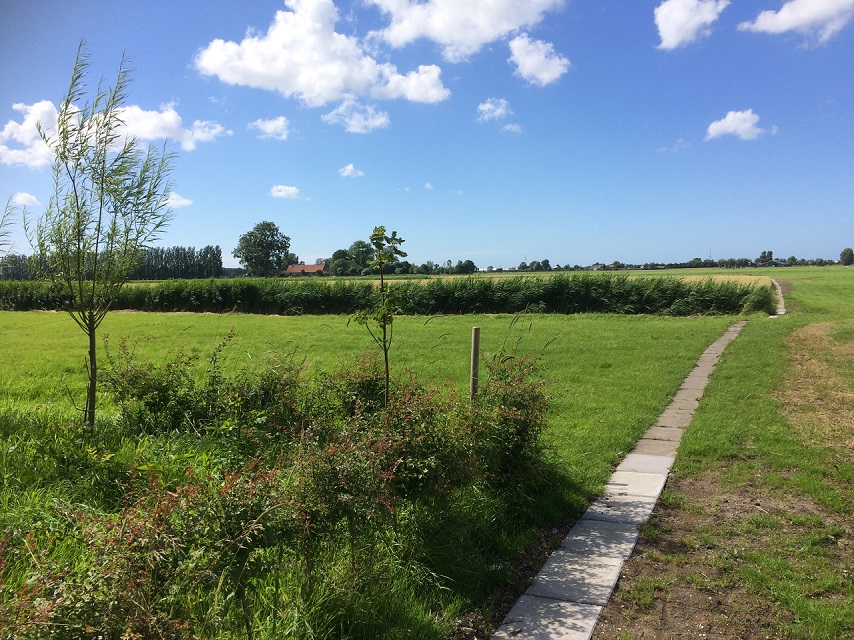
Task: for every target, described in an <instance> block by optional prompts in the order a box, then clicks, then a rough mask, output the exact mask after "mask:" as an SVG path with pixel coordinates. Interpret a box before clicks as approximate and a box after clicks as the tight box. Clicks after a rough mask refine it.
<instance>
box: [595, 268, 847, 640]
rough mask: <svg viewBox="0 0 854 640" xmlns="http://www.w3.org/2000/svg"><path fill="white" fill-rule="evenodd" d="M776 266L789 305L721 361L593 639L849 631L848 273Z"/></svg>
mask: <svg viewBox="0 0 854 640" xmlns="http://www.w3.org/2000/svg"><path fill="white" fill-rule="evenodd" d="M773 275H774V277H775V278H777V279H778V280H781V281H783V285H784V289H786V290H787V306H788V308H789V313H788V314H787V315H786V316H784V317H781V318H776V319H769V320H764V319H761V320H760V319H755V320H751V322H749V323H748V325H747V326H746V327H745V329H744V330H743V331H742V334H741V335H740V336H739V338H738V339H737V340H736V341H735V342H733V344H732V345H731V346H730V347H729V348H728V350H727V352H726V354H725V355H724V357H723V358H722V360H721V362H720V363H719V366H718V368H717V370H716V372H715V374H714V376H713V378H712V381H711V383H710V384H709V387H708V388H707V390H706V394H705V397H704V398H703V400H702V402H701V404H700V407H699V409H698V411H697V413H696V415H695V418H694V421H693V422H692V424H691V426H690V427H689V429H688V430H687V431H686V434H685V437H684V439H683V442H682V445H681V447H680V449H679V455H678V457H677V461H676V464H675V466H674V478H672V479H671V481H670V483H669V484H668V490H667V492H666V493H665V495H664V499H663V501H662V503H661V505H660V507H659V508H658V509H657V511H656V513H655V515H654V516H653V519H652V521H651V522H650V524H649V525H648V526H647V527H645V530H644V531H642V542H641V544H640V545H639V548H638V551H639V554H638V555H637V556H635V557H634V558H633V559H632V560H631V561H630V563H629V564H627V567H626V577H625V579H624V580H622V581H621V583H620V587H619V589H618V592H617V594H616V597H615V598H614V599H613V600H612V603H611V605H610V606H609V608H608V609H607V610H606V612H605V615H604V616H603V622H602V623H600V627H599V628H598V629H597V634H596V636H595V637H596V638H610V637H623V638H630V637H641V636H642V637H646V636H645V635H643V634H647V633H652V634H663V635H664V636H666V637H670V636H671V635H673V636H676V635H679V634H680V633H686V634H690V633H697V632H698V629H699V631H703V632H705V633H708V634H710V635H713V634H714V635H717V634H720V635H721V637H725V636H727V634H739V637H775V638H777V637H780V638H803V639H815V638H821V639H828V640H829V639H831V638H843V637H851V636H852V634H854V580H852V570H854V545H852V540H854V538H852V536H854V506H852V505H854V454H852V450H854V449H852V447H851V444H852V442H854V419H852V416H854V401H852V398H854V376H852V373H854V368H852V356H854V322H852V320H851V318H852V315H854V272H852V271H851V270H850V269H844V268H834V269H809V268H796V269H791V270H790V269H786V270H778V271H776V272H774V274H773ZM652 583H654V584H658V585H664V587H663V588H661V589H660V590H657V591H655V592H654V593H649V590H648V589H642V588H641V587H643V586H644V585H645V584H652ZM642 593H643V594H645V595H646V599H645V600H644V602H643V604H642V606H641V605H639V604H638V600H639V598H640V594H642ZM668 611H669V612H670V615H667V612H668ZM676 612H678V613H676ZM698 625H699V627H698ZM617 629H621V631H620V632H619V633H618V632H617ZM621 634H622V635H621Z"/></svg>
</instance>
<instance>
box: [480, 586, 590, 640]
mask: <svg viewBox="0 0 854 640" xmlns="http://www.w3.org/2000/svg"><path fill="white" fill-rule="evenodd" d="M601 611H602V607H601V606H598V605H592V604H579V603H577V602H563V601H561V600H551V599H549V598H536V597H533V596H529V595H523V596H522V597H520V598H519V600H517V601H516V604H515V605H513V608H512V609H511V610H510V613H508V614H507V617H506V618H505V619H504V623H503V624H502V625H501V626H500V627H499V628H498V631H497V632H496V633H495V634H494V635H493V636H492V638H493V640H587V639H588V638H590V636H591V635H592V634H593V627H595V626H596V620H598V619H599V614H600V613H601Z"/></svg>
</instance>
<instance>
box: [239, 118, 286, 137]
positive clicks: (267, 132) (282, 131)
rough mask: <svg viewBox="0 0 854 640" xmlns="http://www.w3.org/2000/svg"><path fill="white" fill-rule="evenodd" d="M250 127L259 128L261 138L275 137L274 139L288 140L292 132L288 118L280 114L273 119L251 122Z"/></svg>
mask: <svg viewBox="0 0 854 640" xmlns="http://www.w3.org/2000/svg"><path fill="white" fill-rule="evenodd" d="M249 128H250V129H257V130H258V131H260V132H261V135H259V136H258V137H259V138H262V139H264V138H273V139H274V140H287V139H288V135H289V134H290V129H289V123H288V119H287V118H286V117H285V116H279V117H278V118H273V119H272V120H263V119H260V118H259V119H258V120H256V121H255V122H252V123H250V125H249Z"/></svg>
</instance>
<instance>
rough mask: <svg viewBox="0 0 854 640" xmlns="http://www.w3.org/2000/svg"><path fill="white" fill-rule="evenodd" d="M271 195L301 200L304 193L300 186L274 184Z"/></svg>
mask: <svg viewBox="0 0 854 640" xmlns="http://www.w3.org/2000/svg"><path fill="white" fill-rule="evenodd" d="M270 195H271V196H273V197H274V198H284V199H285V200H301V199H302V195H301V194H300V192H299V188H298V187H289V186H286V185H283V184H277V185H274V186H273V188H272V189H270Z"/></svg>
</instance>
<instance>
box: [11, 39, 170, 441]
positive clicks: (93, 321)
mask: <svg viewBox="0 0 854 640" xmlns="http://www.w3.org/2000/svg"><path fill="white" fill-rule="evenodd" d="M90 65H91V62H90V60H89V57H88V55H87V54H86V52H85V48H84V45H83V44H82V43H81V45H80V48H79V49H78V51H77V59H76V62H75V64H74V71H73V73H72V75H71V84H70V85H69V88H68V92H67V93H66V95H65V97H64V98H63V100H62V103H61V105H60V107H59V113H58V117H57V122H56V127H55V128H53V126H52V124H53V123H45V122H40V123H39V124H38V130H39V134H40V135H41V137H42V140H44V142H45V144H47V146H48V147H49V148H50V150H51V152H52V154H53V194H52V195H51V198H50V201H49V202H48V204H47V207H46V209H45V212H44V213H43V214H42V216H41V217H40V218H38V219H37V220H36V221H35V222H34V223H31V222H29V221H28V222H27V223H26V228H27V235H28V239H29V241H30V244H31V245H32V246H33V249H34V250H35V253H36V255H37V257H38V262H39V268H40V269H41V272H42V274H43V275H44V276H45V277H46V278H47V279H49V280H50V281H52V282H53V283H55V284H57V285H59V286H61V287H62V288H63V289H64V291H65V293H66V294H67V303H66V311H67V312H68V314H69V315H70V316H71V318H72V319H73V320H74V322H76V323H77V326H79V327H80V329H82V330H83V333H85V334H86V335H87V336H88V338H89V352H88V357H87V359H86V365H85V366H86V370H87V373H88V386H87V389H86V404H85V408H84V409H83V422H84V425H87V426H88V427H89V428H90V429H92V428H94V424H95V405H96V399H97V382H98V360H97V351H96V333H97V331H98V327H99V326H100V324H101V322H102V321H103V320H104V318H105V317H106V315H107V313H108V312H109V311H110V307H111V306H112V304H113V302H114V300H115V299H116V296H117V294H118V292H119V290H120V289H121V288H122V286H123V285H124V284H125V281H126V280H127V279H128V277H129V276H130V274H131V272H132V271H133V270H134V268H135V267H136V265H137V263H138V262H139V259H140V257H141V255H142V252H143V251H144V250H145V248H146V247H147V246H148V245H150V244H151V243H152V242H153V241H154V240H156V239H157V238H158V237H159V236H160V234H161V232H162V230H163V228H164V226H165V225H166V224H167V223H168V221H169V219H170V217H171V209H170V208H169V205H168V202H167V198H168V195H169V193H170V190H171V187H170V185H169V180H168V177H169V171H170V163H171V160H172V155H171V154H169V153H167V151H166V147H165V145H164V146H163V147H162V148H160V149H157V148H155V147H153V146H151V145H149V146H148V147H146V148H143V147H142V146H141V145H140V144H139V142H138V141H137V140H136V138H134V137H132V136H130V135H129V134H128V131H127V127H126V126H125V123H124V121H123V120H122V114H123V112H124V110H125V101H126V100H127V88H128V83H129V80H130V73H129V70H128V66H127V62H126V59H125V58H124V57H122V60H121V63H120V65H119V72H118V76H117V79H116V82H115V84H114V85H113V86H112V87H107V86H105V84H104V82H103V80H101V81H99V82H98V84H97V87H96V88H95V90H94V92H93V93H90V91H89V89H88V87H87V84H86V79H87V76H88V74H89V70H90ZM24 218H25V220H27V216H26V212H25V216H24Z"/></svg>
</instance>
